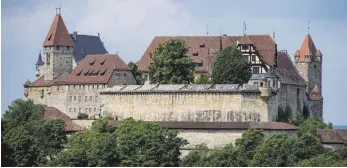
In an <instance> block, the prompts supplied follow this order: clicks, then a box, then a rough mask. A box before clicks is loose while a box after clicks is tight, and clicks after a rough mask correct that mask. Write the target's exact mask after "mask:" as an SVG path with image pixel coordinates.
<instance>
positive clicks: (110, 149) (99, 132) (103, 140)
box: [48, 119, 119, 167]
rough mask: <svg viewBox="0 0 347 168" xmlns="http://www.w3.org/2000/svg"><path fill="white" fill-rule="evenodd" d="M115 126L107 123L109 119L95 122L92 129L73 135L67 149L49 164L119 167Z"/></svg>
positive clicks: (59, 165)
mask: <svg viewBox="0 0 347 168" xmlns="http://www.w3.org/2000/svg"><path fill="white" fill-rule="evenodd" d="M116 142H117V137H116V133H115V128H114V127H113V128H112V126H110V125H108V124H107V119H99V120H96V121H94V122H93V124H92V127H91V129H90V130H87V131H85V132H83V133H79V134H75V135H72V136H71V137H70V138H69V140H68V143H67V144H66V147H65V149H66V150H63V151H61V152H60V153H59V154H58V155H57V157H56V158H55V159H53V160H52V161H51V162H50V163H49V164H48V165H49V166H58V167H117V166H119V155H118V152H117V147H116V146H117V144H116Z"/></svg>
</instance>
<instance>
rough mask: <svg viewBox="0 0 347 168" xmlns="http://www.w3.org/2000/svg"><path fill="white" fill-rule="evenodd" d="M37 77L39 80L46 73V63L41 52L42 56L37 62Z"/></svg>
mask: <svg viewBox="0 0 347 168" xmlns="http://www.w3.org/2000/svg"><path fill="white" fill-rule="evenodd" d="M35 65H36V73H35V75H36V77H37V78H39V77H41V76H42V75H43V73H44V72H45V71H44V62H43V61H42V57H41V51H40V54H39V58H38V59H37V62H36V64H35Z"/></svg>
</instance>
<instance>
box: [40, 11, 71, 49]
mask: <svg viewBox="0 0 347 168" xmlns="http://www.w3.org/2000/svg"><path fill="white" fill-rule="evenodd" d="M43 46H74V43H73V41H72V39H71V37H70V34H69V32H68V31H67V29H66V26H65V24H64V21H63V18H62V17H61V15H60V14H56V15H55V17H54V20H53V23H52V25H51V28H50V29H49V31H48V33H47V36H46V38H45V41H44V42H43Z"/></svg>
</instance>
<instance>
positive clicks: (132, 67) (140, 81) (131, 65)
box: [128, 61, 144, 85]
mask: <svg viewBox="0 0 347 168" xmlns="http://www.w3.org/2000/svg"><path fill="white" fill-rule="evenodd" d="M128 67H129V68H130V70H131V73H132V74H133V76H134V78H135V80H136V83H137V84H138V85H142V84H143V82H144V81H143V78H142V72H141V71H140V70H139V68H138V67H137V65H136V64H135V63H133V62H131V61H130V62H129V63H128Z"/></svg>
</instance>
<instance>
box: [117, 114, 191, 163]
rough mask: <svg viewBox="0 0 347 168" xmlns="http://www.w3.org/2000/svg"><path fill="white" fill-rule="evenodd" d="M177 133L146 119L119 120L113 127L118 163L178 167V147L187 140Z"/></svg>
mask: <svg viewBox="0 0 347 168" xmlns="http://www.w3.org/2000/svg"><path fill="white" fill-rule="evenodd" d="M177 134H178V132H177V131H171V130H167V129H163V128H161V127H159V126H158V125H156V124H153V123H150V122H144V121H135V120H134V119H132V118H129V119H125V120H123V121H122V123H121V124H120V125H119V127H117V137H118V139H117V147H118V151H119V154H120V158H121V164H120V166H134V167H136V166H151V167H158V166H160V167H164V166H171V167H175V166H179V163H180V159H179V156H180V154H181V153H180V147H182V146H183V145H185V144H186V143H187V141H186V140H183V139H182V138H178V137H177Z"/></svg>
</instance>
